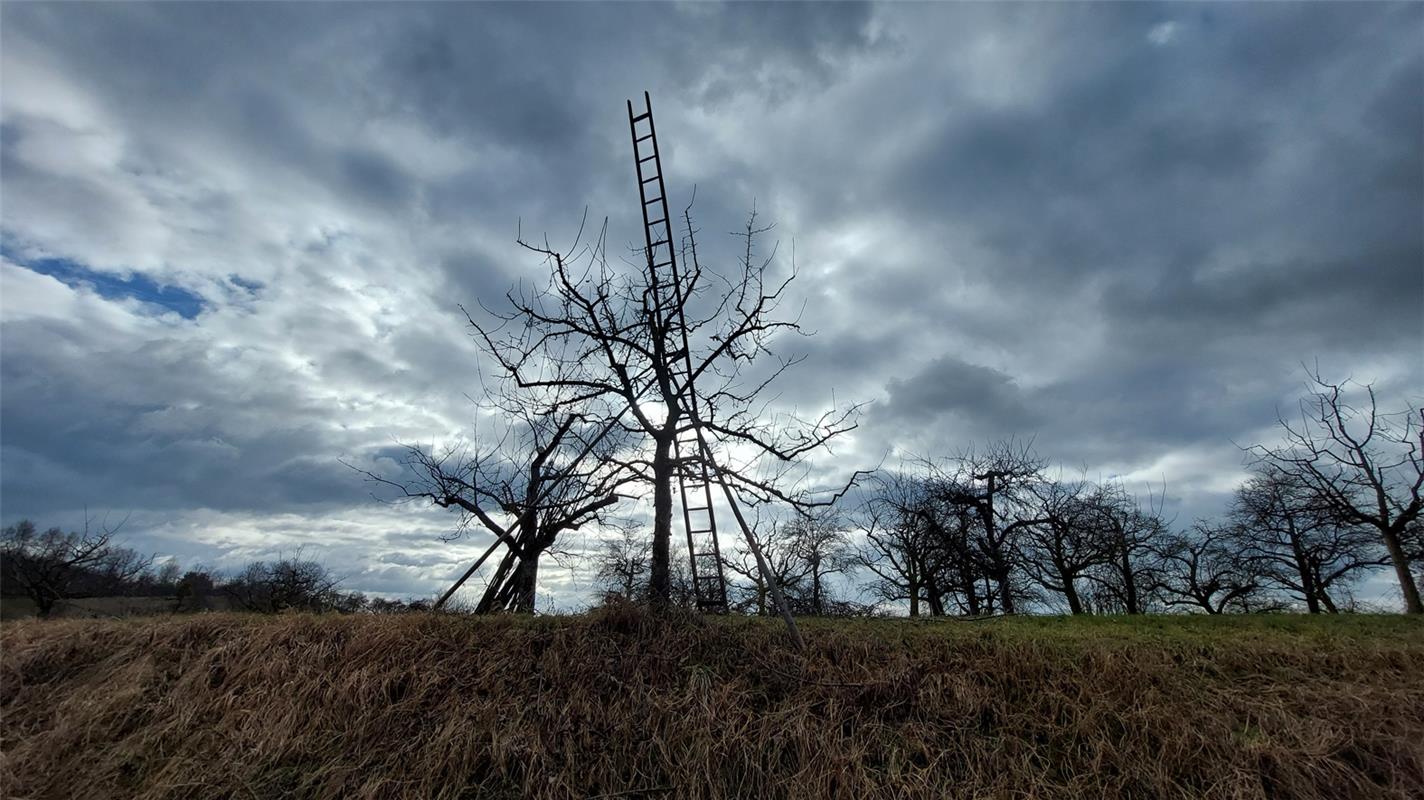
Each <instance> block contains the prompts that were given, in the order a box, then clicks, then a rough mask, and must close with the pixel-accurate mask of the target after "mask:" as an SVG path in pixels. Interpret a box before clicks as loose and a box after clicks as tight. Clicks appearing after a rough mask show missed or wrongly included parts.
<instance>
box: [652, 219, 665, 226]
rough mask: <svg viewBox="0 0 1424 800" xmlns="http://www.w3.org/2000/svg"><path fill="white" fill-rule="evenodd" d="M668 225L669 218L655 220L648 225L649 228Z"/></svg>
mask: <svg viewBox="0 0 1424 800" xmlns="http://www.w3.org/2000/svg"><path fill="white" fill-rule="evenodd" d="M666 224H667V217H663V218H662V219H655V220H652V221H650V222H649V223H648V225H649V226H652V225H666Z"/></svg>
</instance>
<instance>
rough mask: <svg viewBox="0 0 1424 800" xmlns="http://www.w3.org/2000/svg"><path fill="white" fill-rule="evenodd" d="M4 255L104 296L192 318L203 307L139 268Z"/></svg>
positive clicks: (185, 292)
mask: <svg viewBox="0 0 1424 800" xmlns="http://www.w3.org/2000/svg"><path fill="white" fill-rule="evenodd" d="M5 256H6V257H7V258H10V260H11V261H13V262H14V263H16V264H18V265H19V266H22V267H24V268H26V269H29V270H32V271H34V272H38V273H40V274H41V275H48V276H50V277H51V278H54V279H56V280H59V281H61V282H63V283H65V284H67V285H69V286H80V285H84V286H88V287H89V288H91V289H93V290H94V291H96V292H98V293H99V296H100V297H103V298H105V299H107V300H117V299H122V298H133V299H135V300H141V301H143V302H145V303H153V304H155V305H159V306H162V307H164V308H166V309H168V310H170V311H174V312H177V313H178V314H179V315H180V316H182V317H183V318H184V319H193V318H195V317H197V316H198V314H199V313H201V312H202V310H203V298H202V297H200V296H199V295H196V294H194V293H192V292H190V291H188V290H186V289H180V288H178V287H177V286H162V285H159V284H158V283H156V282H155V281H154V280H153V279H152V278H150V277H149V276H147V275H145V274H143V273H142V272H137V271H135V272H131V273H129V276H128V277H127V278H121V277H118V276H116V275H111V274H107V273H103V272H96V271H94V270H92V269H89V268H88V267H86V266H84V265H83V264H80V263H78V262H75V261H70V260H69V259H67V258H41V259H34V260H30V261H20V260H17V259H15V258H14V257H13V256H11V255H10V254H9V253H5Z"/></svg>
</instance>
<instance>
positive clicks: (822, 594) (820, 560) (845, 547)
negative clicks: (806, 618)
mask: <svg viewBox="0 0 1424 800" xmlns="http://www.w3.org/2000/svg"><path fill="white" fill-rule="evenodd" d="M787 525H788V527H789V528H790V533H791V537H792V542H793V544H792V547H793V549H794V550H795V551H796V554H797V555H798V556H799V557H800V558H801V560H802V561H804V562H805V564H806V587H805V591H804V595H805V596H804V597H803V598H802V605H803V606H804V607H805V610H806V611H807V613H810V614H813V615H816V616H821V615H824V614H826V613H828V611H829V610H830V608H831V607H832V605H833V604H834V598H833V597H832V596H831V592H830V589H829V587H828V586H827V584H826V579H827V577H828V576H831V575H836V574H839V573H842V572H845V571H846V569H847V568H849V567H850V566H851V564H852V557H851V552H850V545H849V543H848V542H847V540H846V533H845V530H844V526H843V523H842V521H841V520H840V519H839V518H838V517H836V516H833V515H830V514H825V513H822V514H817V515H815V516H810V517H798V518H796V519H793V520H791V521H790V522H789V523H787Z"/></svg>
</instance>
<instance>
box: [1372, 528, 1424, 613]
mask: <svg viewBox="0 0 1424 800" xmlns="http://www.w3.org/2000/svg"><path fill="white" fill-rule="evenodd" d="M1396 527H1399V526H1396V525H1391V526H1390V527H1388V528H1383V529H1381V531H1380V533H1382V534H1383V535H1384V546H1385V547H1386V548H1388V549H1389V560H1390V562H1392V563H1393V564H1394V574H1395V576H1396V577H1397V578H1399V592H1400V594H1402V595H1403V596H1404V613H1406V614H1424V603H1421V602H1420V599H1419V585H1418V584H1417V583H1415V582H1414V574H1413V573H1412V572H1410V571H1409V557H1408V556H1406V555H1405V554H1404V546H1403V545H1402V544H1400V541H1399V531H1398V530H1396Z"/></svg>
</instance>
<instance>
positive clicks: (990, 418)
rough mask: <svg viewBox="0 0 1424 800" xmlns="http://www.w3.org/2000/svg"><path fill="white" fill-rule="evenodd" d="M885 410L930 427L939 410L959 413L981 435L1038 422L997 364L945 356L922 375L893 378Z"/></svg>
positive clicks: (1005, 432) (1007, 432)
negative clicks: (972, 362) (983, 364)
mask: <svg viewBox="0 0 1424 800" xmlns="http://www.w3.org/2000/svg"><path fill="white" fill-rule="evenodd" d="M886 392H887V393H888V394H889V396H890V397H889V400H888V401H887V402H886V403H885V405H884V407H883V410H881V413H884V414H887V415H890V416H892V417H895V418H897V419H898V420H900V421H901V422H907V423H912V424H918V425H927V426H932V425H934V424H935V422H936V419H937V418H938V417H939V416H940V415H941V414H957V415H959V416H961V417H963V418H964V419H965V421H966V422H968V423H969V424H970V425H971V426H972V427H973V428H974V429H976V430H977V431H978V435H979V436H980V437H993V436H1005V435H1013V434H1014V433H1017V432H1021V431H1024V430H1029V429H1032V428H1035V427H1037V425H1038V423H1039V419H1038V417H1037V414H1036V413H1034V412H1033V411H1030V410H1029V408H1028V407H1027V406H1026V405H1025V399H1024V393H1023V391H1022V390H1021V389H1020V388H1019V387H1018V386H1016V385H1015V384H1014V379H1013V378H1012V377H1010V376H1009V375H1006V374H1004V373H1002V372H1000V371H998V370H996V369H992V368H990V367H984V366H980V365H978V364H970V363H968V362H966V361H962V360H960V359H958V358H955V357H953V356H942V357H940V358H938V359H935V360H934V361H932V362H931V363H930V364H928V365H927V366H926V367H925V368H924V369H923V370H921V371H920V372H919V373H918V374H916V375H914V376H912V377H910V378H906V379H905V380H891V381H890V383H889V384H887V386H886Z"/></svg>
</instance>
